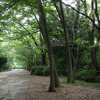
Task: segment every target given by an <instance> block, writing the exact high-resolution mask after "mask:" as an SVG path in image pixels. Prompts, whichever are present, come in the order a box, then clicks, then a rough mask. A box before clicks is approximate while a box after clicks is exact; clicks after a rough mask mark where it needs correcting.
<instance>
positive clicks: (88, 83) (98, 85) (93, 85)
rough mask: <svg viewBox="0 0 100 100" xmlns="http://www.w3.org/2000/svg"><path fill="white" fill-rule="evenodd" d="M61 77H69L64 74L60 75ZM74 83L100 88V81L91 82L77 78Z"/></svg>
mask: <svg viewBox="0 0 100 100" xmlns="http://www.w3.org/2000/svg"><path fill="white" fill-rule="evenodd" d="M59 78H62V79H66V80H67V77H64V76H59ZM74 85H81V86H92V87H97V88H100V83H90V82H84V81H80V80H75V83H74Z"/></svg>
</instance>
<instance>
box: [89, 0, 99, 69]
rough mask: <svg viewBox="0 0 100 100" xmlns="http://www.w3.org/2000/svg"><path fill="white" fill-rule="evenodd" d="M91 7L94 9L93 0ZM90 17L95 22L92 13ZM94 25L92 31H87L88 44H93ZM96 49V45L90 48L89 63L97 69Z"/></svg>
mask: <svg viewBox="0 0 100 100" xmlns="http://www.w3.org/2000/svg"><path fill="white" fill-rule="evenodd" d="M91 9H92V11H93V10H94V0H92V1H91ZM92 19H93V21H94V23H95V17H94V14H92ZM94 27H95V26H94V25H92V32H90V33H89V38H90V44H91V45H94ZM97 51H98V47H95V48H93V49H92V50H91V63H92V68H95V69H96V70H99V66H98V62H97Z"/></svg>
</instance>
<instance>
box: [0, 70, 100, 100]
mask: <svg viewBox="0 0 100 100" xmlns="http://www.w3.org/2000/svg"><path fill="white" fill-rule="evenodd" d="M49 82H50V79H49V77H42V76H34V75H33V76H31V75H30V73H29V72H28V71H26V70H22V69H20V70H18V69H16V70H12V71H7V72H0V100H100V89H98V88H95V87H90V86H89V87H85V86H79V85H78V86H76V85H74V84H67V83H66V79H60V84H61V87H60V88H57V89H56V92H54V93H52V92H47V91H48V88H49Z"/></svg>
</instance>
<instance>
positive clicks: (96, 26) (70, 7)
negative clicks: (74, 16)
mask: <svg viewBox="0 0 100 100" xmlns="http://www.w3.org/2000/svg"><path fill="white" fill-rule="evenodd" d="M58 2H61V1H58ZM61 3H62V4H64V5H65V6H68V7H70V8H72V9H73V10H74V11H76V12H77V13H79V14H81V15H83V16H85V17H86V18H88V19H89V20H90V21H91V22H92V23H93V25H94V26H95V27H96V28H97V29H98V26H97V25H96V24H95V23H94V21H93V20H92V19H91V17H89V16H88V15H86V14H84V13H81V12H80V11H77V10H76V9H75V8H74V7H72V6H71V5H69V4H65V3H64V2H61Z"/></svg>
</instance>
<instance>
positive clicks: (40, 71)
mask: <svg viewBox="0 0 100 100" xmlns="http://www.w3.org/2000/svg"><path fill="white" fill-rule="evenodd" d="M31 75H40V76H48V75H50V72H49V66H33V67H32V69H31Z"/></svg>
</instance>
